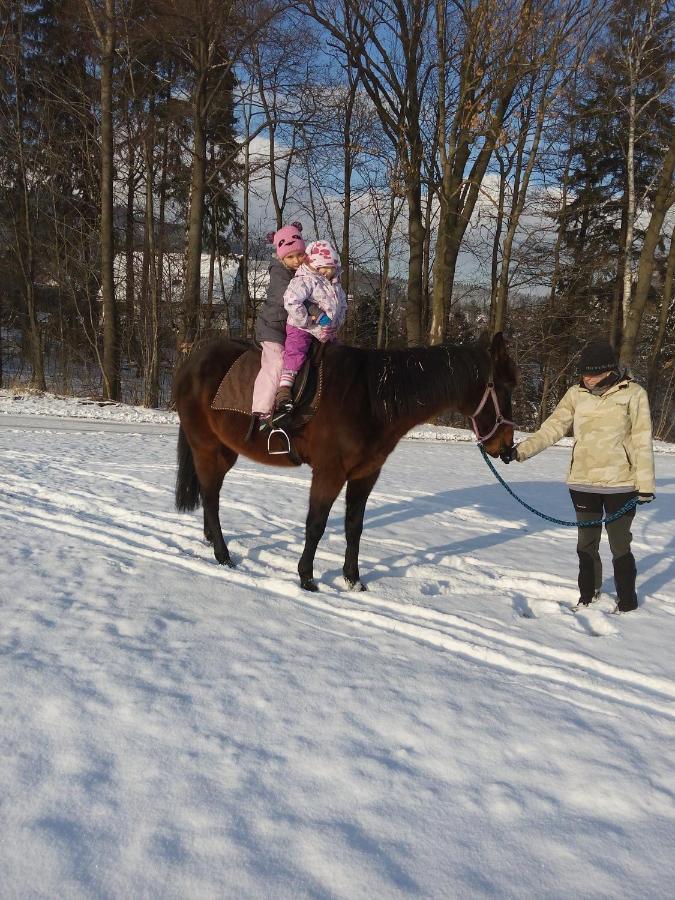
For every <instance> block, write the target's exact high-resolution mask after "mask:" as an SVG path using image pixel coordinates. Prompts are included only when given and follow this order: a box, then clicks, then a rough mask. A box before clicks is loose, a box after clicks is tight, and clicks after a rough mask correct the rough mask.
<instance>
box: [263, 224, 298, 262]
mask: <svg viewBox="0 0 675 900" xmlns="http://www.w3.org/2000/svg"><path fill="white" fill-rule="evenodd" d="M267 240H268V242H269V243H270V244H274V249H275V250H276V251H277V256H278V257H279V259H283V258H284V256H288V254H289V253H304V252H305V242H304V241H303V239H302V225H301V224H300V222H292V223H291V224H290V225H284V227H283V228H280V229H279V230H278V231H270V233H269V234H268V235H267Z"/></svg>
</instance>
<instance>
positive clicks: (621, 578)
mask: <svg viewBox="0 0 675 900" xmlns="http://www.w3.org/2000/svg"><path fill="white" fill-rule="evenodd" d="M613 562H614V585H615V586H616V598H617V603H616V608H617V610H618V611H619V612H630V611H631V610H632V609H637V605H638V602H637V594H636V593H635V576H636V575H637V568H636V566H635V557H634V556H633V554H632V553H624V555H623V556H619V557H618V559H615V560H614V561H613Z"/></svg>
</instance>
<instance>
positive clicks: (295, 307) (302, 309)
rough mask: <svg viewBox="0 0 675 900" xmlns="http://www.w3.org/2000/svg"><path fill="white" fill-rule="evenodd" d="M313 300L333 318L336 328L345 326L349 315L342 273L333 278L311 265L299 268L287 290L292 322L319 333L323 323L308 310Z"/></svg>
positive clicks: (287, 305) (312, 332)
mask: <svg viewBox="0 0 675 900" xmlns="http://www.w3.org/2000/svg"><path fill="white" fill-rule="evenodd" d="M309 304H316V306H318V307H319V309H321V310H323V312H325V313H326V315H327V316H328V318H329V319H330V320H331V327H332V328H334V329H335V330H336V331H337V330H338V329H339V328H340V327H341V326H342V324H343V323H344V320H345V316H346V315H347V298H346V296H345V292H344V290H343V289H342V285H341V284H340V278H339V275H336V276H335V278H334V279H333V280H332V281H329V280H328V279H327V278H325V277H324V276H323V275H320V274H319V273H318V272H315V271H314V269H312V268H310V267H309V266H308V265H304V264H303V265H302V266H300V268H299V269H298V270H297V271H296V273H295V275H294V277H293V278H292V279H291V282H290V284H289V285H288V287H287V288H286V293H285V294H284V306H285V308H286V311H287V313H288V322H289V323H290V324H291V325H295V327H296V328H302V330H303V331H308V332H309V333H310V334H313V335H314V336H315V337H317V336H318V335H319V334H320V333H321V327H322V326H321V325H318V324H316V322H315V321H314V319H313V317H312V316H311V315H310V313H309V310H308V305H309Z"/></svg>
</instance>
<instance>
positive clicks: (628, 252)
mask: <svg viewBox="0 0 675 900" xmlns="http://www.w3.org/2000/svg"><path fill="white" fill-rule="evenodd" d="M632 74H633V73H632V67H631V83H630V98H629V101H628V151H627V153H626V192H627V195H628V196H627V198H626V240H625V243H624V249H623V290H622V293H621V321H622V324H623V327H624V329H625V328H626V323H627V322H628V313H629V310H630V295H631V288H632V282H633V273H632V263H633V233H634V230H635V84H634V81H633V77H632Z"/></svg>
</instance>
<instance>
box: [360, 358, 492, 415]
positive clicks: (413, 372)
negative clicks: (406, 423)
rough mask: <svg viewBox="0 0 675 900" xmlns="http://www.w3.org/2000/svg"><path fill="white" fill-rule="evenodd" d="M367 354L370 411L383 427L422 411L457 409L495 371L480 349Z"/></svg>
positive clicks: (366, 373) (366, 374)
mask: <svg viewBox="0 0 675 900" xmlns="http://www.w3.org/2000/svg"><path fill="white" fill-rule="evenodd" d="M362 352H363V353H364V354H365V358H364V360H363V363H364V365H363V374H364V375H365V380H366V384H367V388H368V397H369V399H370V407H371V410H372V413H373V415H374V416H375V418H376V419H377V421H378V422H381V423H386V422H392V421H394V420H395V419H398V418H405V417H407V416H410V415H415V414H416V413H418V412H419V411H420V408H421V407H427V408H433V407H437V406H444V407H445V406H447V407H451V406H456V405H457V403H458V402H459V401H461V399H462V397H463V396H464V395H465V394H467V393H468V392H470V391H471V389H472V388H474V387H475V385H476V382H477V381H479V380H480V379H481V378H483V379H484V380H485V381H487V379H488V375H489V370H490V356H489V353H488V351H487V350H486V349H485V347H483V346H481V345H478V344H467V345H461V346H456V345H447V346H440V347H418V348H413V349H410V350H365V351H362Z"/></svg>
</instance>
